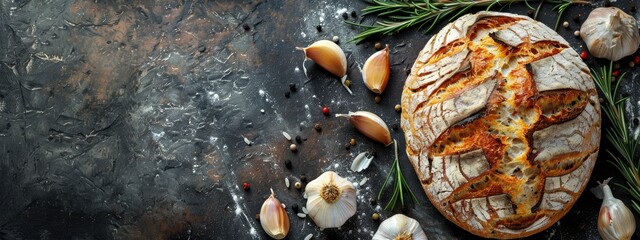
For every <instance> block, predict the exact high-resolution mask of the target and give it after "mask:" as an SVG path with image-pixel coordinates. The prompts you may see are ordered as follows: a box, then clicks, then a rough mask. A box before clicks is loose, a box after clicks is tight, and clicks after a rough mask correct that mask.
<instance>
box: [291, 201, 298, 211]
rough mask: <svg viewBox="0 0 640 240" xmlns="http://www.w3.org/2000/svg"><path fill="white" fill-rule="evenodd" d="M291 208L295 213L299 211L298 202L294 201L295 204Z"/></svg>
mask: <svg viewBox="0 0 640 240" xmlns="http://www.w3.org/2000/svg"><path fill="white" fill-rule="evenodd" d="M291 210H293V212H294V213H297V212H298V204H296V203H294V204H293V205H291Z"/></svg>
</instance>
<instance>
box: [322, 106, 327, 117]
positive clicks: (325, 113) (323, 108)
mask: <svg viewBox="0 0 640 240" xmlns="http://www.w3.org/2000/svg"><path fill="white" fill-rule="evenodd" d="M322 114H324V115H325V116H329V107H327V106H324V107H322Z"/></svg>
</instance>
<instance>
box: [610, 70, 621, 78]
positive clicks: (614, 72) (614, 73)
mask: <svg viewBox="0 0 640 240" xmlns="http://www.w3.org/2000/svg"><path fill="white" fill-rule="evenodd" d="M611 75H613V76H614V77H617V76H620V70H614V71H613V72H612V73H611Z"/></svg>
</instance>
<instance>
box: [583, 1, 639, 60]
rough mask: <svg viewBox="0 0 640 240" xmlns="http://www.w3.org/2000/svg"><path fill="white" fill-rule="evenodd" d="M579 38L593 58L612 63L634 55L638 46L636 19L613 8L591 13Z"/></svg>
mask: <svg viewBox="0 0 640 240" xmlns="http://www.w3.org/2000/svg"><path fill="white" fill-rule="evenodd" d="M580 36H581V37H582V40H584V42H585V43H586V44H587V48H589V52H591V54H592V55H593V56H595V57H599V58H606V59H609V60H613V61H618V60H620V59H621V58H623V57H626V56H629V55H631V54H633V53H635V52H636V50H638V45H639V44H640V33H639V32H638V27H637V26H636V19H635V18H633V17H632V16H631V15H629V14H626V13H625V12H623V11H622V10H620V9H618V8H615V7H600V8H596V9H594V10H593V11H591V13H590V14H589V17H588V18H587V19H586V20H585V21H584V23H583V24H582V27H580Z"/></svg>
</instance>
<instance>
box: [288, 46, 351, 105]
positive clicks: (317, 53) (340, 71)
mask: <svg viewBox="0 0 640 240" xmlns="http://www.w3.org/2000/svg"><path fill="white" fill-rule="evenodd" d="M297 49H298V50H302V51H304V55H305V61H306V60H307V59H311V60H313V61H314V62H315V63H317V64H318V65H320V66H321V67H322V68H324V69H325V70H327V71H329V72H330V73H331V74H333V75H336V76H337V77H340V80H341V82H342V86H344V88H346V89H347V91H348V92H349V93H350V94H353V93H352V92H351V89H349V87H348V86H347V85H346V84H345V81H346V80H347V57H346V56H345V55H344V52H343V51H342V48H340V46H338V44H336V43H334V42H332V41H329V40H320V41H317V42H314V43H313V44H311V45H309V46H308V47H305V48H300V47H298V48H297ZM302 65H303V68H304V63H303V64H302ZM306 71H307V70H306V68H305V73H306Z"/></svg>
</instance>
